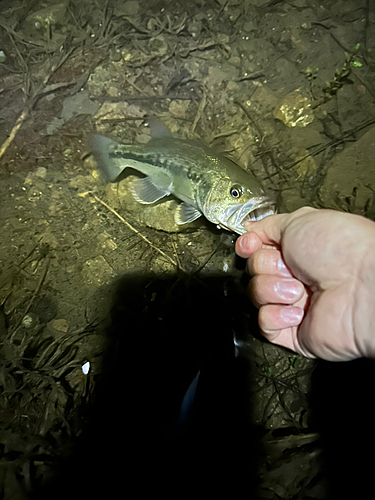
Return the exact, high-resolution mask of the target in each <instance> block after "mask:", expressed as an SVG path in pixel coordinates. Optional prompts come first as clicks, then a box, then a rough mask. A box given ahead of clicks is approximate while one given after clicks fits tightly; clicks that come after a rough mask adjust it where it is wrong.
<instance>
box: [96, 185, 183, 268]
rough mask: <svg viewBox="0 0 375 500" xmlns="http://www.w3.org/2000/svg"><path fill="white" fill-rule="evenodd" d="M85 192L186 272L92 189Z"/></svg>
mask: <svg viewBox="0 0 375 500" xmlns="http://www.w3.org/2000/svg"><path fill="white" fill-rule="evenodd" d="M87 194H90V195H91V196H92V197H93V198H94V200H96V201H97V202H98V203H100V204H101V205H103V207H105V208H106V209H107V210H109V211H110V212H111V213H112V214H113V215H115V216H116V217H117V218H118V219H119V220H120V221H121V222H122V223H123V224H125V226H126V227H127V228H128V229H130V231H133V233H135V234H136V235H138V236H139V237H140V238H141V239H142V240H143V241H144V242H145V243H147V245H149V246H150V247H151V248H153V249H154V250H156V251H157V252H158V253H159V254H160V255H162V256H163V257H164V258H165V259H167V260H168V261H169V262H171V263H172V264H173V265H174V266H175V267H177V268H179V269H181V271H183V272H184V273H187V271H186V270H185V269H184V268H183V267H182V266H181V265H179V264H178V262H176V261H175V260H173V259H172V257H170V256H169V255H167V254H166V253H165V252H163V250H160V248H158V247H157V246H156V245H154V243H152V242H151V241H150V240H149V239H148V238H146V236H143V234H142V233H141V232H140V231H138V229H136V228H135V227H134V226H132V225H131V224H130V223H129V222H128V221H126V220H125V219H124V218H123V217H122V216H121V215H120V214H119V213H118V212H116V210H115V209H113V208H112V207H110V206H109V205H108V204H107V203H106V202H105V201H103V200H101V199H100V198H98V197H97V196H96V194H94V193H93V192H92V191H89V192H88V193H87Z"/></svg>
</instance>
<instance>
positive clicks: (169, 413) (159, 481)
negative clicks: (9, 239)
mask: <svg viewBox="0 0 375 500" xmlns="http://www.w3.org/2000/svg"><path fill="white" fill-rule="evenodd" d="M248 306H249V303H248V299H247V297H246V294H245V293H244V290H243V288H242V287H241V286H240V285H239V284H235V281H234V280H232V279H230V278H228V279H226V278H223V277H214V278H198V277H190V278H182V277H181V278H178V277H172V278H167V279H160V277H154V276H148V277H131V278H129V277H127V278H124V279H123V280H121V282H119V283H118V286H117V291H116V293H115V297H114V306H113V309H112V312H111V315H112V326H111V328H110V331H109V332H108V336H109V339H110V342H109V347H108V352H107V353H106V355H105V360H104V370H103V374H102V376H101V377H100V378H99V379H98V380H97V384H96V389H95V402H94V403H93V405H92V406H91V407H90V408H88V410H87V414H86V415H85V416H84V417H82V418H85V420H86V421H87V423H86V424H85V430H84V432H83V435H82V436H81V437H80V438H79V439H78V440H77V445H76V446H75V449H74V451H73V453H72V454H71V456H69V457H68V459H67V460H66V461H65V462H64V463H63V465H62V467H61V468H60V472H59V475H58V477H57V478H56V479H55V480H54V481H52V482H51V483H50V484H49V485H48V487H45V488H43V490H42V491H37V492H36V493H35V498H37V499H38V500H41V499H44V498H51V497H52V496H53V498H54V499H55V500H56V498H64V499H66V498H69V499H70V500H71V499H72V498H74V499H75V498H79V499H80V500H81V499H82V498H110V497H111V495H112V494H115V495H116V498H118V497H120V498H122V497H124V498H125V496H126V495H127V494H129V495H130V496H131V497H133V498H134V497H137V498H142V497H144V495H145V494H149V495H155V494H163V496H164V497H165V496H166V495H167V496H172V495H173V496H174V497H175V498H180V497H181V496H183V495H185V494H186V493H187V492H192V493H194V492H195V493H198V492H200V493H203V492H204V491H207V492H209V493H210V494H212V493H214V492H220V491H221V492H222V491H223V488H224V487H228V486H229V487H230V489H231V491H232V492H233V493H235V492H236V490H237V491H241V492H243V491H247V493H248V495H247V496H248V497H249V498H255V497H254V491H255V485H256V477H255V470H256V467H255V463H256V460H257V451H256V444H255V442H256V440H255V438H254V435H253V432H254V431H253V430H252V428H251V427H250V425H249V422H250V418H249V408H248V407H247V404H248V400H249V397H248V386H247V382H248V376H247V375H246V370H247V367H246V364H245V363H244V362H243V361H241V360H239V359H237V358H235V356H234V350H233V329H238V328H249V326H248V321H245V319H244V317H243V315H242V314H241V309H243V308H246V309H247V308H248ZM198 370H201V374H200V378H199V384H198V388H197V393H196V400H195V403H194V406H193V407H192V409H191V413H190V416H189V419H188V421H187V422H186V424H185V425H184V426H179V425H178V423H177V422H178V415H179V409H180V405H181V401H182V399H183V397H184V394H185V392H186V390H187V388H188V387H189V384H190V383H191V381H192V380H193V378H194V376H195V375H196V373H197V371H198ZM111 498H112V497H111ZM144 498H146V497H144Z"/></svg>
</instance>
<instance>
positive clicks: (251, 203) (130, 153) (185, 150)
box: [91, 135, 275, 234]
mask: <svg viewBox="0 0 375 500" xmlns="http://www.w3.org/2000/svg"><path fill="white" fill-rule="evenodd" d="M91 148H92V151H93V153H94V157H95V159H96V162H97V164H98V168H99V170H100V171H101V173H102V175H103V176H104V178H105V180H106V181H110V182H116V181H118V180H119V177H120V175H121V173H122V172H123V171H124V170H125V169H126V168H132V169H135V170H137V171H138V172H140V173H142V174H144V175H145V177H143V178H138V179H137V180H136V181H135V182H134V183H133V184H132V189H131V190H132V194H133V196H134V198H135V199H136V200H137V201H138V202H140V203H154V202H156V201H158V200H161V199H162V198H164V197H166V196H169V195H171V194H172V195H174V196H175V197H176V198H178V199H179V200H180V201H182V203H181V204H180V205H179V206H178V209H177V211H176V213H175V221H176V223H177V224H186V223H188V222H192V221H194V220H195V219H197V218H198V217H200V216H201V215H204V216H205V217H206V218H207V219H208V220H209V221H211V222H213V223H214V224H216V225H218V226H220V228H223V229H227V230H229V231H233V232H235V233H238V234H243V233H245V232H246V230H245V228H244V227H243V223H244V222H247V221H257V220H260V219H262V218H263V217H266V216H267V215H272V214H274V213H275V204H274V202H273V201H272V200H271V199H270V198H269V197H268V196H267V195H266V193H265V192H264V190H263V188H262V187H261V185H260V184H259V182H258V181H257V180H256V178H255V177H254V176H253V175H252V174H250V173H247V172H245V171H244V170H243V169H242V168H241V167H240V166H239V165H237V164H236V163H234V161H232V160H230V159H229V158H227V157H226V156H223V155H221V154H217V153H215V152H214V151H213V150H212V149H211V148H209V147H207V146H205V145H204V144H201V143H199V142H196V141H189V140H183V139H176V138H174V137H172V136H170V137H159V138H154V139H151V141H150V142H149V143H148V144H139V145H138V144H132V145H130V144H129V145H126V144H119V143H118V142H116V141H113V140H112V139H108V138H106V137H103V136H100V135H94V136H93V137H92V138H91Z"/></svg>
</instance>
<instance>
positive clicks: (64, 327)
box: [48, 319, 69, 333]
mask: <svg viewBox="0 0 375 500" xmlns="http://www.w3.org/2000/svg"><path fill="white" fill-rule="evenodd" d="M48 327H49V328H50V329H51V330H53V331H56V332H59V333H67V331H68V330H69V323H68V322H67V320H66V319H53V320H52V321H50V322H49V323H48Z"/></svg>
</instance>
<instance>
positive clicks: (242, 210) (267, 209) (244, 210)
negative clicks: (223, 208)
mask: <svg viewBox="0 0 375 500" xmlns="http://www.w3.org/2000/svg"><path fill="white" fill-rule="evenodd" d="M231 212H232V213H231V214H230V216H229V217H228V226H229V227H231V228H232V230H234V231H235V232H236V233H238V234H244V233H246V232H247V231H246V229H245V227H244V224H245V223H246V222H257V221H259V220H262V219H264V218H265V217H268V216H269V215H274V214H275V213H276V209H275V203H274V202H273V201H271V200H270V199H269V198H266V197H261V198H256V199H253V200H251V201H248V202H247V203H244V204H242V205H240V206H238V205H237V206H236V207H232V209H231ZM228 215H229V214H228Z"/></svg>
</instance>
